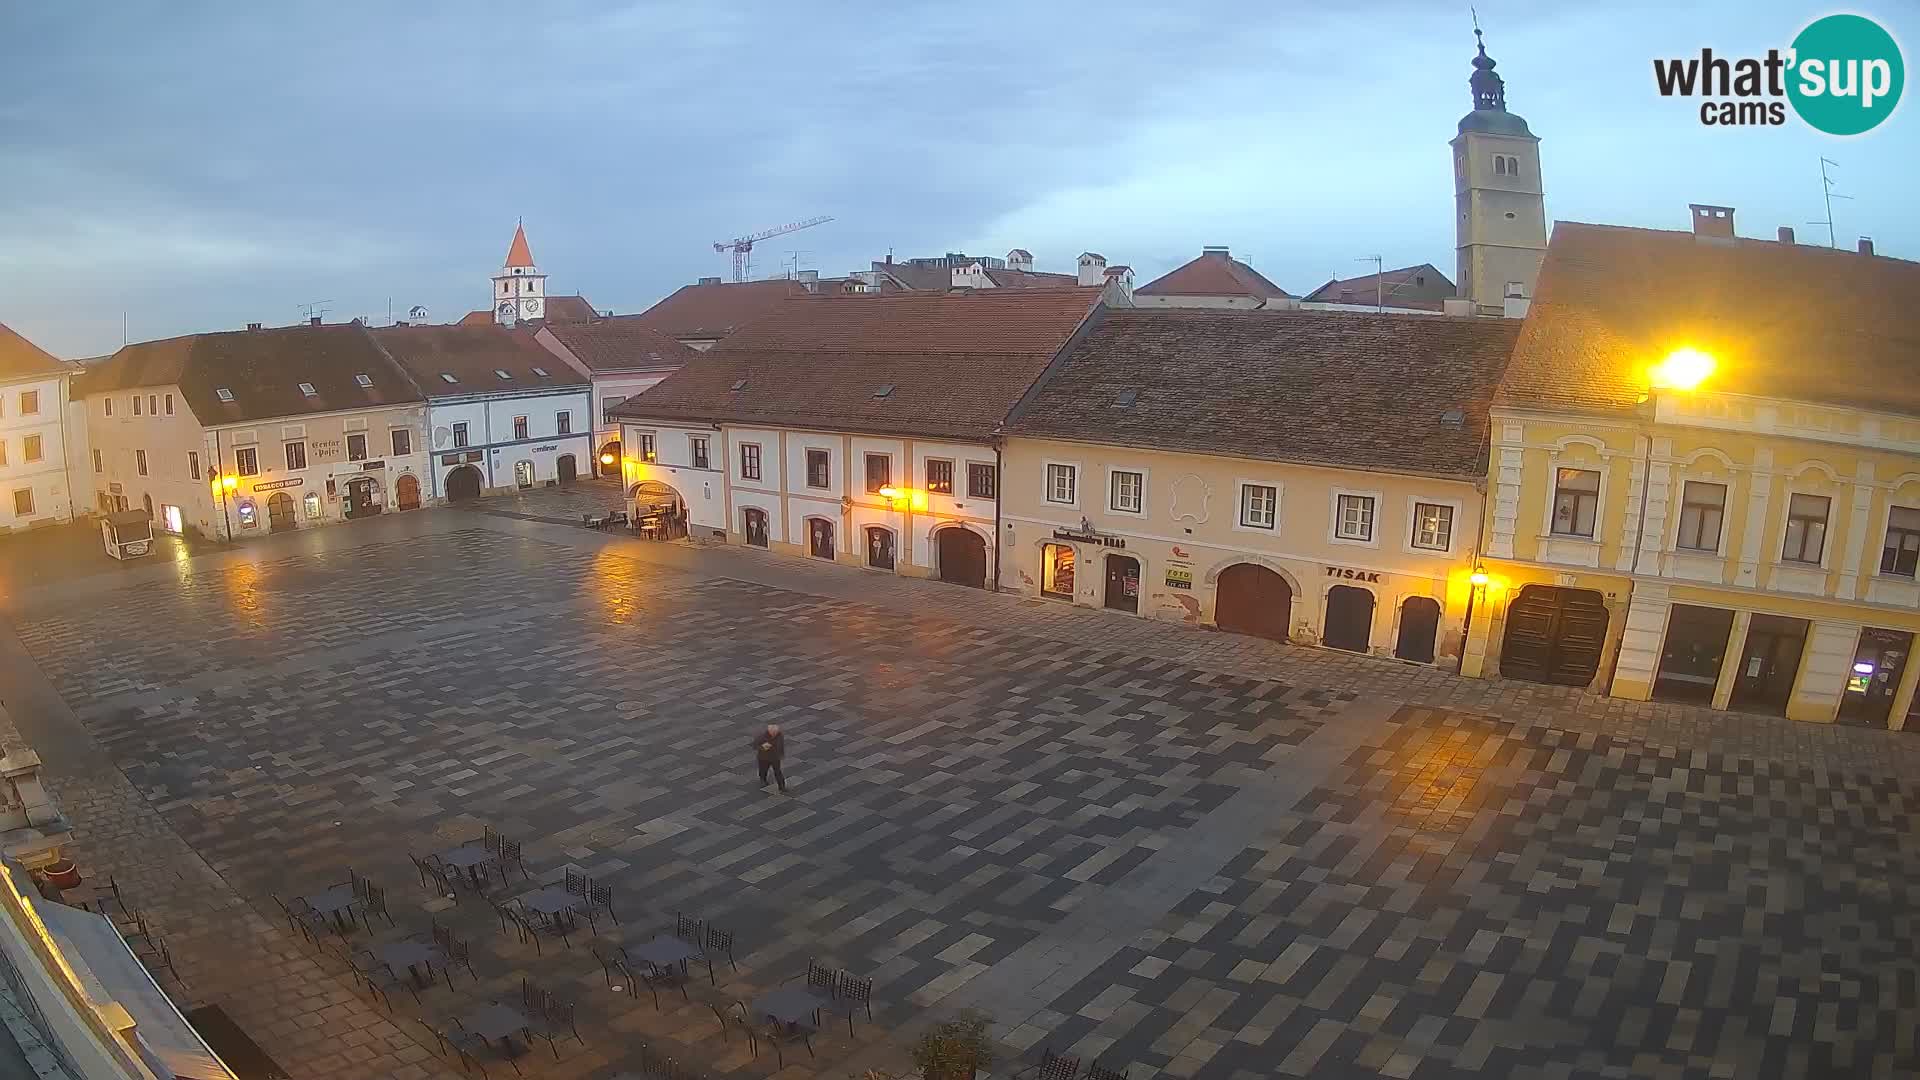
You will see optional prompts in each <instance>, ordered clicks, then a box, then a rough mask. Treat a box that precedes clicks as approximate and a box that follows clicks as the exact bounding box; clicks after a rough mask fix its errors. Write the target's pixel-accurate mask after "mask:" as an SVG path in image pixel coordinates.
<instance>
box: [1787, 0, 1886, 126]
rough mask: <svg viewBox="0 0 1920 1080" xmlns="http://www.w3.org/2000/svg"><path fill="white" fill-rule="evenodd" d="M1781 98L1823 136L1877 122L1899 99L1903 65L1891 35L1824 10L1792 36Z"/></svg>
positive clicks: (1857, 18)
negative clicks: (1788, 69) (1789, 68)
mask: <svg viewBox="0 0 1920 1080" xmlns="http://www.w3.org/2000/svg"><path fill="white" fill-rule="evenodd" d="M1791 63H1792V65H1793V67H1792V72H1791V74H1790V75H1789V76H1788V79H1787V99H1788V100H1790V101H1792V102H1793V111H1794V112H1797V113H1799V114H1800V119H1802V120H1805V121H1806V122H1807V123H1808V124H1810V125H1812V126H1813V127H1814V128H1815V129H1816V130H1819V131H1824V132H1826V133H1827V134H1829V135H1858V134H1860V133H1862V132H1865V131H1871V130H1873V129H1874V128H1875V127H1878V126H1879V124H1880V121H1882V120H1885V119H1886V118H1887V117H1889V116H1891V115H1893V109H1894V106H1896V105H1898V104H1900V91H1901V89H1902V88H1903V87H1904V86H1905V85H1906V82H1907V70H1906V65H1905V64H1904V63H1902V62H1901V60H1900V46H1899V45H1897V44H1895V43H1894V40H1893V35H1892V34H1889V33H1887V31H1886V30H1885V29H1884V28H1883V27H1881V25H1880V24H1879V23H1877V22H1874V21H1873V20H1872V19H1869V18H1866V17H1864V16H1860V15H1828V16H1826V17H1825V18H1821V19H1815V20H1814V21H1813V22H1811V23H1809V24H1807V28H1806V29H1805V30H1802V31H1800V36H1799V37H1796V38H1794V39H1793V60H1792V61H1791Z"/></svg>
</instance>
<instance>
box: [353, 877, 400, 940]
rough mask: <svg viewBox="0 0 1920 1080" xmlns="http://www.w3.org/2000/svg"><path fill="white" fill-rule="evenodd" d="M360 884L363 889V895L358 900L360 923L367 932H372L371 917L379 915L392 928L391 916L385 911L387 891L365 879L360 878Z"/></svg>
mask: <svg viewBox="0 0 1920 1080" xmlns="http://www.w3.org/2000/svg"><path fill="white" fill-rule="evenodd" d="M360 883H361V885H362V886H363V887H364V889H365V893H364V895H363V896H361V898H360V922H361V923H362V924H363V925H365V926H366V928H367V929H368V930H372V929H373V921H372V917H373V916H375V915H381V916H384V917H385V918H386V920H387V925H388V926H392V925H393V915H392V914H391V913H390V912H388V911H387V890H385V889H383V888H381V887H380V886H378V885H375V884H374V883H373V882H371V881H368V880H367V879H366V878H361V879H360Z"/></svg>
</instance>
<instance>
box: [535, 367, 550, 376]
mask: <svg viewBox="0 0 1920 1080" xmlns="http://www.w3.org/2000/svg"><path fill="white" fill-rule="evenodd" d="M533 373H534V374H535V375H538V376H540V377H541V378H543V379H544V378H547V369H546V368H543V367H537V368H534V369H533Z"/></svg>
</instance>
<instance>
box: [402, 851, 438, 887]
mask: <svg viewBox="0 0 1920 1080" xmlns="http://www.w3.org/2000/svg"><path fill="white" fill-rule="evenodd" d="M429 858H431V856H429ZM407 860H408V861H409V862H411V863H413V870H414V873H417V874H419V875H420V889H421V891H423V892H424V891H427V890H429V889H431V888H433V875H432V872H431V871H429V870H428V869H427V860H426V859H422V858H421V857H420V856H418V855H415V854H414V853H413V852H411V851H409V852H407Z"/></svg>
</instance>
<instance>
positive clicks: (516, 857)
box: [494, 837, 533, 885]
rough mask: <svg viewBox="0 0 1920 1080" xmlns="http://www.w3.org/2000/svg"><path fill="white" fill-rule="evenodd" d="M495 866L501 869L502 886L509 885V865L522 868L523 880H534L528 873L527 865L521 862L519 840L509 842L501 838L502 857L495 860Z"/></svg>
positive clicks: (521, 875)
mask: <svg viewBox="0 0 1920 1080" xmlns="http://www.w3.org/2000/svg"><path fill="white" fill-rule="evenodd" d="M494 865H495V866H498V867H499V868H500V884H502V885H505V884H506V883H507V867H508V866H509V865H511V866H517V867H519V868H520V877H521V879H522V880H526V881H532V880H533V878H532V876H531V875H529V874H528V873H527V864H526V863H524V862H521V861H520V841H518V840H508V839H507V838H505V837H501V838H500V857H499V858H497V859H495V860H494Z"/></svg>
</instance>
